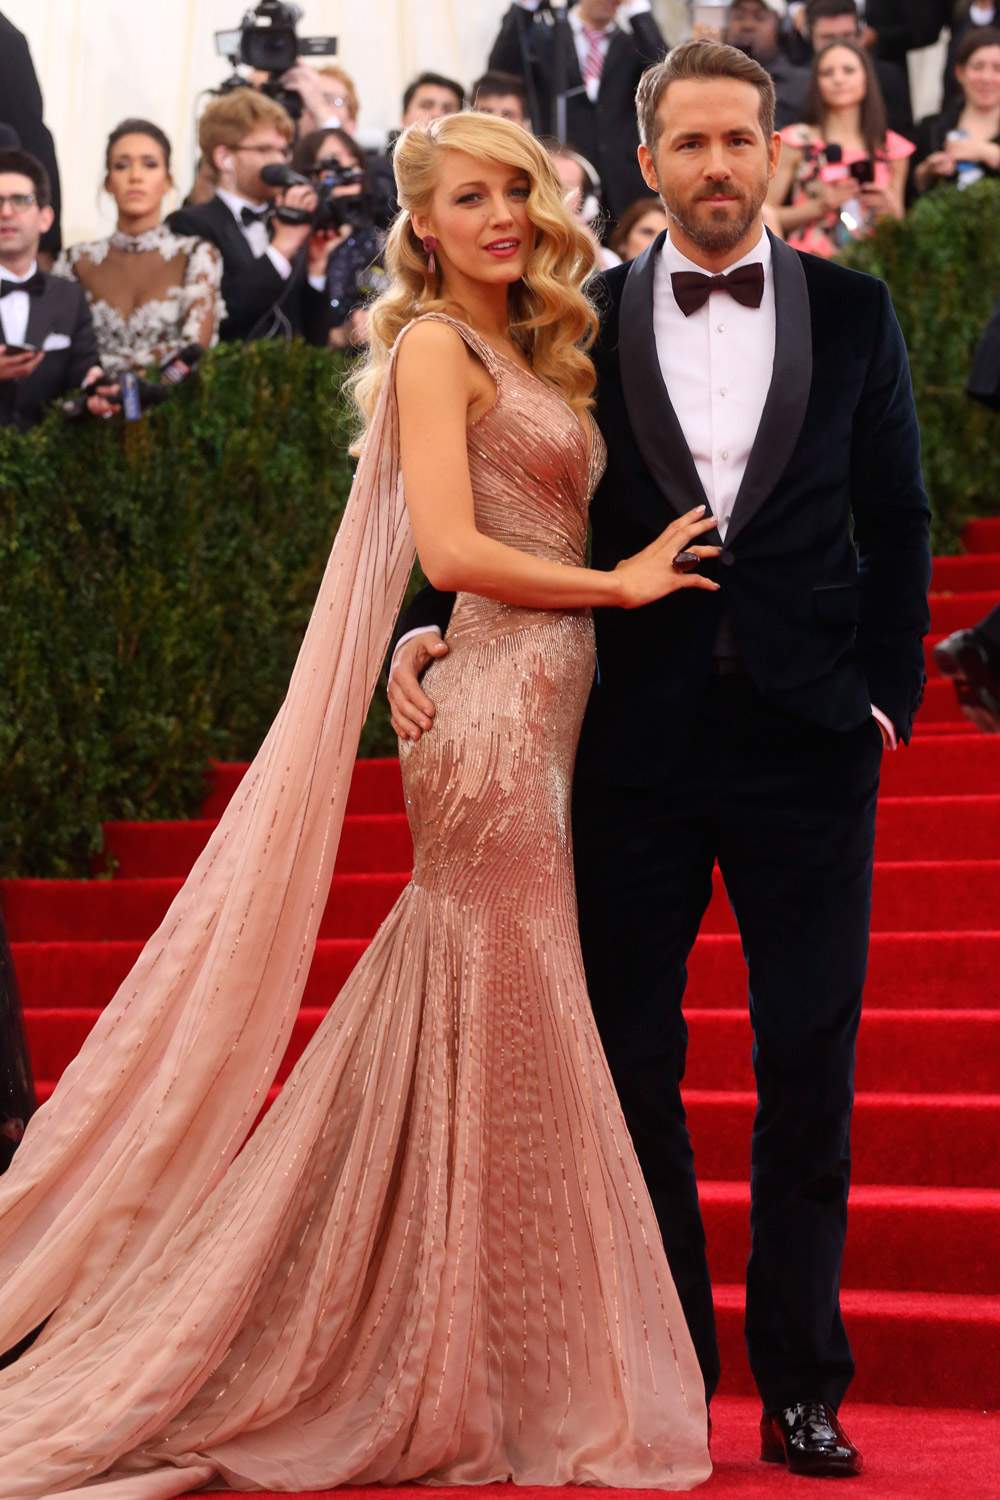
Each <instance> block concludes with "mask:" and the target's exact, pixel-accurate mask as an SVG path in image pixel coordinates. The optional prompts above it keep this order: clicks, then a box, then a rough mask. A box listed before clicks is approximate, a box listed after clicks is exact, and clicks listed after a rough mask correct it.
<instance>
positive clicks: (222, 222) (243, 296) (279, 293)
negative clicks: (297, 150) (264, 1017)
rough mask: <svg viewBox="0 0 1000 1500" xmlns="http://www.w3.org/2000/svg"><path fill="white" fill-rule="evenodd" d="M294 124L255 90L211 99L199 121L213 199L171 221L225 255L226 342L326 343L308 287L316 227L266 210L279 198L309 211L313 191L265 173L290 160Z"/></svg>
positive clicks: (316, 298) (319, 303) (317, 302)
mask: <svg viewBox="0 0 1000 1500" xmlns="http://www.w3.org/2000/svg"><path fill="white" fill-rule="evenodd" d="M294 135H295V127H294V125H293V124H292V121H291V119H290V118H289V116H288V114H286V112H285V110H283V109H282V108H281V105H280V104H278V103H276V102H275V101H274V100H273V99H269V98H268V97H267V95H266V94H260V93H258V92H257V91H256V90H255V89H249V88H247V89H234V90H233V92H232V93H230V94H225V95H223V96H222V98H219V99H213V100H212V102H211V103H210V104H209V105H208V106H207V107H206V109H205V111H204V113H203V114H202V117H201V120H200V121H199V124H198V144H199V146H200V148H201V153H202V158H203V160H204V161H205V162H206V163H207V164H208V165H209V167H210V169H211V171H212V172H213V174H214V176H215V178H216V182H217V186H216V190H215V196H214V198H212V199H210V200H209V202H208V203H199V204H197V205H195V206H194V207H191V208H179V209H177V210H176V211H175V212H174V213H172V214H171V215H170V217H169V219H168V221H167V222H168V223H169V225H170V228H171V229H173V230H174V232H175V233H177V234H193V235H197V236H198V237H199V238H201V239H204V240H209V241H211V243H212V244H213V245H217V246H218V248H219V251H220V253H221V255H222V299H223V301H224V302H225V304H226V316H225V318H224V319H223V322H222V326H221V328H220V330H219V336H220V338H221V339H223V340H244V339H253V338H267V337H269V336H271V335H273V334H286V335H290V334H295V333H297V334H305V335H306V336H309V337H311V338H318V339H319V341H324V340H325V331H324V334H323V336H322V337H320V335H319V334H318V332H317V331H318V330H319V329H320V328H321V326H322V325H323V319H324V313H325V295H324V292H323V290H322V288H318V287H313V286H311V285H310V283H309V279H308V273H307V267H306V261H305V250H304V249H303V247H304V246H305V244H306V241H307V240H308V239H309V236H310V233H311V226H310V225H309V224H308V223H306V224H283V223H281V222H280V221H279V220H275V221H274V225H273V233H269V229H268V220H269V210H270V209H271V207H272V205H273V202H274V200H275V199H276V198H277V197H279V196H280V198H281V200H282V202H283V203H284V204H285V205H287V206H288V207H289V208H300V209H308V210H311V209H313V208H314V207H315V206H316V194H315V193H314V192H313V190H312V188H311V187H302V186H294V187H291V188H289V189H288V190H287V192H285V193H282V194H279V190H278V189H277V188H275V187H272V186H269V185H268V184H267V183H265V182H264V181H263V179H262V178H261V175H260V173H261V169H262V168H263V167H265V166H269V165H281V164H284V163H286V162H287V161H288V159H289V157H290V156H291V143H292V140H293V138H294Z"/></svg>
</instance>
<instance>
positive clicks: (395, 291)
mask: <svg viewBox="0 0 1000 1500" xmlns="http://www.w3.org/2000/svg"><path fill="white" fill-rule="evenodd" d="M445 151H465V152H468V154H469V155H470V156H475V157H478V158H479V159H480V160H481V161H488V162H495V163H498V164H499V165H501V166H504V167H510V168H512V169H514V170H515V171H519V172H524V174H525V176H526V177H527V178H528V181H529V183H530V191H529V195H528V199H527V209H528V217H529V219H530V220H531V222H532V224H534V225H535V228H536V229H537V231H538V235H537V240H536V243H535V249H534V252H533V254H532V256H531V259H530V260H529V261H528V265H527V268H526V270H525V273H524V276H523V277H522V279H521V280H520V281H517V282H515V283H514V284H513V285H512V286H511V287H510V289H509V292H508V306H509V309H510V325H511V331H512V332H513V334H514V337H515V338H516V339H517V340H518V342H519V343H520V344H521V346H522V348H523V349H524V351H525V353H526V354H527V356H528V358H529V359H530V361H531V365H532V368H533V369H534V372H535V374H536V375H538V376H540V377H541V379H542V380H544V381H546V382H547V383H548V384H549V385H551V386H552V387H553V388H554V389H555V390H557V391H558V392H559V394H560V395H561V396H562V397H563V398H564V400H566V401H567V402H568V403H569V405H570V406H571V407H572V408H573V410H574V411H576V412H578V413H582V412H583V411H585V410H586V409H587V408H588V407H589V406H591V405H592V404H593V403H592V396H591V392H592V391H593V388H594V378H595V377H594V367H593V364H592V363H591V361H590V359H589V357H588V355H587V350H588V348H589V347H590V345H591V343H592V342H593V339H594V335H595V334H596V332H597V315H596V313H595V312H594V309H593V307H592V306H591V304H590V302H589V301H588V300H587V298H586V296H585V295H584V293H583V291H582V286H583V282H584V281H585V279H586V277H587V276H588V275H589V274H590V273H591V271H592V270H593V269H594V252H593V246H592V244H591V241H590V240H589V239H588V237H587V235H586V234H584V232H583V231H582V230H581V229H580V227H579V226H578V225H577V224H576V222H575V221H574V219H573V218H572V216H571V214H570V213H569V210H568V209H567V208H566V206H565V204H564V203H563V194H564V192H565V188H564V186H563V183H562V180H561V179H560V177H559V174H558V172H557V171H556V169H555V167H554V166H553V165H552V162H551V161H550V160H549V156H548V153H547V152H546V151H545V150H544V148H543V147H542V146H540V145H539V144H538V142H537V141H536V140H535V138H534V137H533V136H531V135H529V134H528V132H527V131H526V130H523V129H522V128H521V127H520V126H519V125H512V124H511V123H510V122H509V121H508V120H501V119H499V118H497V117H496V116H494V115H479V114H472V113H468V112H466V113H463V114H455V115H446V116H445V117H444V118H443V119H440V120H434V121H432V122H431V123H430V124H427V125H424V124H419V125H411V126H410V127H409V129H408V130H405V131H404V132H403V134H402V135H401V136H400V137H399V140H398V141H397V143H396V148H395V151H394V153H393V170H394V172H395V174H396V190H397V193H398V195H399V202H400V204H401V208H400V212H399V213H398V214H397V215H396V218H395V220H394V222H393V225H392V228H391V229H390V231H389V238H388V241H387V243H386V247H385V267H386V272H387V276H388V286H387V287H386V290H385V291H384V292H382V293H381V294H380V295H379V297H378V298H377V299H376V300H375V301H374V302H373V303H372V304H371V308H370V313H371V324H370V334H369V345H368V354H367V357H366V358H365V359H364V360H363V361H362V363H361V365H360V366H359V368H358V369H357V371H356V372H355V374H354V375H353V376H352V378H351V381H350V387H351V391H352V394H353V396H354V399H355V401H356V402H357V405H358V407H359V408H360V411H361V416H362V424H363V425H362V430H361V432H360V434H359V436H358V438H357V441H356V444H355V450H354V451H358V450H359V449H360V447H361V444H362V442H363V438H364V429H365V428H366V427H367V425H368V423H369V422H370V421H371V418H372V414H373V413H374V410H375V404H376V402H377V401H378V397H379V392H380V391H381V389H382V385H383V383H384V381H385V376H386V371H387V369H388V365H389V356H390V354H391V352H392V348H393V345H394V344H395V342H396V340H397V338H398V337H399V335H400V333H401V332H402V331H403V329H404V328H405V327H406V325H407V324H408V323H410V322H411V321H412V320H413V319H414V318H417V317H420V316H421V314H423V313H428V312H443V311H445V310H446V308H447V306H448V304H447V302H446V300H445V299H444V298H442V296H441V273H440V270H438V271H437V272H436V273H435V274H434V275H433V276H432V275H430V273H429V272H428V269H427V254H426V252H425V251H424V248H423V245H422V243H421V241H420V240H419V239H418V238H417V236H416V233H415V231H414V229H413V225H412V223H411V220H410V215H411V214H412V213H419V212H426V211H427V210H428V209H429V208H430V206H431V200H432V198H433V196H434V189H435V187H436V185H437V181H438V175H439V171H440V162H441V156H442V154H443V153H444V152H445Z"/></svg>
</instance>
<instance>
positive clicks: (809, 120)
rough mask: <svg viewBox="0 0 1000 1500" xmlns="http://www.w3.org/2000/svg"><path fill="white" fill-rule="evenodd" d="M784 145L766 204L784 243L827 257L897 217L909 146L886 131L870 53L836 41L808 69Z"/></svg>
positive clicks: (883, 111) (906, 141)
mask: <svg viewBox="0 0 1000 1500" xmlns="http://www.w3.org/2000/svg"><path fill="white" fill-rule="evenodd" d="M781 138H782V141H783V143H784V145H783V150H782V153H781V161H780V164H779V166H778V170H777V172H776V174H775V176H774V177H773V179H772V181H771V186H770V189H769V190H768V195H767V201H768V203H769V204H771V205H772V206H773V208H774V209H775V210H776V212H777V214H778V218H779V220H780V223H781V228H782V231H783V233H784V235H785V237H786V239H787V240H788V242H789V244H790V245H794V246H795V248H796V249H798V250H807V251H810V252H811V253H812V254H813V255H823V256H830V255H834V254H836V252H837V251H838V250H839V249H840V248H841V247H842V246H843V245H845V244H847V243H848V242H849V241H850V240H854V239H865V238H867V236H868V235H870V234H871V233H872V231H873V230H874V228H875V225H876V224H877V222H878V220H879V219H880V218H884V217H886V216H889V217H891V218H894V219H901V218H902V217H903V204H904V195H905V191H906V176H907V172H908V170H909V158H910V156H912V154H913V143H912V142H911V141H908V140H905V139H904V138H903V137H902V136H900V135H897V134H896V133H895V131H892V130H889V129H888V127H887V125H886V120H885V103H884V101H883V99H882V92H881V90H880V89H879V86H878V79H877V78H876V76H875V69H874V67H873V65H872V60H871V57H870V56H869V54H868V53H867V52H865V51H864V50H863V49H862V48H861V47H859V46H858V45H857V43H856V42H849V41H843V42H834V43H833V44H832V45H831V46H829V47H825V48H824V49H823V51H822V52H820V53H819V54H818V55H817V57H816V59H815V61H814V63H813V66H812V79H811V83H810V89H809V99H808V103H807V105H806V111H805V118H804V120H803V121H802V122H801V123H799V124H797V125H789V126H788V127H787V128H786V129H784V130H783V131H782V132H781Z"/></svg>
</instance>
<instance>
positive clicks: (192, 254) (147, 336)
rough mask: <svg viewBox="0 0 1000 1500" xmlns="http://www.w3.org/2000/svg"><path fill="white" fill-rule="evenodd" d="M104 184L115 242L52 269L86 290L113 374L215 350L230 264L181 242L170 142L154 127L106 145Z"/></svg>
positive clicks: (130, 124) (65, 256) (134, 124)
mask: <svg viewBox="0 0 1000 1500" xmlns="http://www.w3.org/2000/svg"><path fill="white" fill-rule="evenodd" d="M105 162H106V167H107V176H106V177H105V180H104V185H105V187H106V188H107V190H108V192H109V193H110V194H111V196H112V198H113V199H114V200H115V204H116V206H117V209H118V226H117V228H116V229H115V232H114V234H112V235H108V236H107V238H105V239H102V240H90V241H88V242H87V243H86V244H82V245H73V246H71V247H70V249H69V250H65V251H64V252H63V253H62V255H61V256H60V257H59V260H58V261H57V262H56V265H55V267H54V270H55V273H56V274H57V275H59V276H75V277H76V279H77V280H78V281H80V282H82V283H83V287H84V289H85V291H86V293H87V300H88V302H89V303H90V310H91V313H92V314H93V319H94V329H95V331H96V333H97V345H98V348H99V350H100V354H101V365H102V367H103V369H104V371H105V373H106V374H108V375H120V374H122V373H123V372H124V371H125V370H139V371H141V370H145V369H147V368H148V366H149V365H152V364H156V363H158V362H159V361H160V360H162V359H164V358H165V357H166V356H167V355H169V354H173V353H175V352H176V351H177V350H178V349H182V348H183V347H184V345H185V344H190V343H197V344H201V346H202V348H204V349H207V348H209V347H210V345H212V344H214V343H216V342H217V340H218V337H219V323H220V322H221V320H222V318H223V316H224V315H225V308H224V306H223V303H222V297H221V295H220V292H219V287H220V285H221V282H222V260H221V257H220V255H219V252H218V250H217V249H216V248H215V246H214V245H210V244H208V242H207V241H206V240H199V239H194V238H193V237H191V236H187V235H177V234H173V233H172V232H171V231H170V230H169V229H168V228H167V226H166V225H165V224H164V223H163V199H164V197H165V196H166V194H167V192H168V191H169V190H170V188H171V187H172V186H173V179H172V177H171V175H170V142H169V140H168V139H167V137H166V136H165V135H164V133H163V131H162V130H161V129H160V128H159V126H158V125H153V124H151V123H150V122H149V121H148V120H123V121H122V123H121V124H120V125H118V126H117V127H116V128H115V129H114V130H113V131H112V132H111V134H110V136H109V137H108V146H107V153H106V158H105Z"/></svg>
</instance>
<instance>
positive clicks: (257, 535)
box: [0, 183, 1000, 875]
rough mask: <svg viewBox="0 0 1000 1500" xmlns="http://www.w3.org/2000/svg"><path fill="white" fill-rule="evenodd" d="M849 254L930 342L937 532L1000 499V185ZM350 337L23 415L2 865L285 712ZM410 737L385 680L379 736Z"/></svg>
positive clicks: (188, 799) (26, 866) (163, 808)
mask: <svg viewBox="0 0 1000 1500" xmlns="http://www.w3.org/2000/svg"><path fill="white" fill-rule="evenodd" d="M844 258H845V261H847V263H848V264H850V265H853V266H856V267H857V268H858V269H861V270H864V271H868V272H870V273H871V274H873V275H876V276H881V277H883V278H884V279H885V280H886V281H887V282H888V284H889V287H890V289H891V291H892V294H893V299H894V301H895V305H896V308H897V311H898V313H899V318H900V322H901V323H902V326H903V331H904V333H905V335H906V338H907V343H908V345H909V348H910V360H911V368H912V371H913V379H914V387H915V390H916V397H917V405H918V408H919V412H920V418H921V426H922V430H923V437H924V465H925V472H926V475H927V481H928V489H929V491H930V495H931V500H932V504H933V507H934V513H935V519H934V528H935V546H936V548H937V549H938V550H939V551H940V550H955V549H956V548H957V546H958V534H959V530H960V527H961V525H962V522H963V521H964V520H965V519H966V517H967V516H969V515H972V514H977V515H983V514H991V513H992V514H998V513H1000V427H998V425H997V418H996V417H995V416H993V414H992V413H990V412H988V411H987V410H986V409H985V408H983V407H980V406H978V405H977V404H976V403H974V402H971V401H969V400H968V399H967V398H966V397H965V396H964V394H963V387H964V385H965V380H966V377H967V373H968V369H969V365H970V362H971V359H972V354H973V350H974V348H975V344H976V340H977V339H978V337H979V333H980V330H981V329H982V326H983V324H984V323H985V321H986V318H987V316H988V314H989V311H990V308H991V306H992V303H993V299H994V298H995V296H996V293H997V289H998V287H1000V184H993V183H984V184H980V185H978V186H977V187H974V188H970V189H968V190H967V191H965V192H963V193H959V192H957V191H956V190H954V189H950V188H947V187H943V188H939V189H938V190H936V191H935V192H934V193H932V194H929V195H928V196H927V197H926V198H924V199H923V200H922V201H921V202H920V203H919V204H918V205H917V207H916V209H915V210H914V211H913V212H912V213H911V214H910V215H908V217H907V218H906V219H905V220H903V221H902V222H901V223H887V224H885V225H883V226H882V227H881V228H880V229H879V231H878V233H877V234H876V235H875V236H874V238H873V239H871V240H870V241H867V242H865V243H864V244H861V245H857V246H854V247H852V249H851V250H850V251H849V252H848V254H847V255H845V257H844ZM344 369H345V365H344V363H343V360H342V359H340V358H339V357H338V356H332V355H331V354H329V353H328V352H327V351H324V350H316V349H310V348H307V347H305V346H304V345H299V344H295V345H292V346H291V347H290V348H286V347H285V346H284V345H283V344H274V343H258V344H251V345H248V346H241V345H229V346H226V347H223V348H220V349H217V350H214V351H212V352H211V353H210V354H209V355H206V357H205V358H204V360H203V361H202V364H201V368H200V371H199V374H198V376H197V378H196V379H194V380H191V381H189V382H188V383H187V384H186V385H184V386H183V387H181V388H180V389H179V390H178V391H177V392H176V393H175V394H174V396H173V397H172V399H171V400H170V402H169V403H167V404H166V405H165V406H163V407H161V408H159V409H158V410H157V411H154V412H151V413H150V414H149V415H148V416H146V417H145V418H143V420H142V421H141V422H135V423H124V422H123V421H121V419H115V420H113V421H110V422H106V423H105V422H97V421H94V420H91V419H87V420H84V421H80V422H77V423H75V424H70V423H66V422H64V421H63V420H62V419H61V418H60V417H59V416H57V415H56V414H52V415H50V416H49V417H47V418H46V420H45V422H44V423H43V424H42V425H41V426H40V427H39V428H37V429H36V430H34V431H33V432H30V433H26V434H21V433H17V432H14V431H12V430H11V429H0V874H3V875H85V874H87V873H88V872H89V870H90V868H91V866H92V861H93V858H94V856H95V854H97V853H98V852H99V851H100V849H101V845H102V840H101V823H102V822H103V821H105V820H110V819H114V818H133V817H142V818H177V817H184V816H188V815H190V814H191V813H192V812H194V811H195V810H196V809H197V807H198V804H199V801H200V799H201V796H202V781H203V773H204V768H205V765H206V763H207V761H208V760H209V759H210V758H212V757H216V758H219V759H242V758H249V757H250V756H252V755H253V753H254V752H255V750H256V748H257V746H258V745H259V743H260V741H261V739H262V737H263V735H264V732H265V731H266V729H267V726H268V725H269V723H270V722H271V719H272V718H273V716H274V713H275V711H276V710H277V708H278V706H279V704H280V702H281V699H282V696H283V694H284V691H285V687H286V685H287V682H288V677H289V673H290V671H291V667H292V663H293V661H294V659H295V654H296V651H297V650H298V646H299V642H300V641H301V638H302V633H303V631H304V629H305V625H306V622H307V620H308V617H309V611H310V608H311V605H312V602H313V599H314V597H315V593H316V589H317V587H318V583H319V578H320V574H321V572H322V569H323V565H324V562H325V560H326V557H327V554H328V552H329V548H330V545H331V542H332V539H333V536H334V534H335V532H336V527H337V524H338V521H339V519H340V516H341V514H342V511H343V507H344V504H345V501H346V499H347V493H348V490H349V487H350V480H351V474H352V470H353V464H352V461H351V459H350V457H349V455H348V451H347V450H348V416H347V406H346V403H345V401H344V400H343V398H342V396H341V393H340V384H341V381H342V379H343V374H344ZM394 749H395V739H394V737H393V736H392V733H391V731H390V729H389V725H388V714H387V710H386V707H385V700H384V695H383V694H382V693H376V696H375V701H374V703H373V706H372V713H371V715H370V717H369V722H368V724H367V726H366V729H365V736H364V739H363V741H362V753H363V754H364V753H367V754H385V753H392V752H393V751H394Z"/></svg>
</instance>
